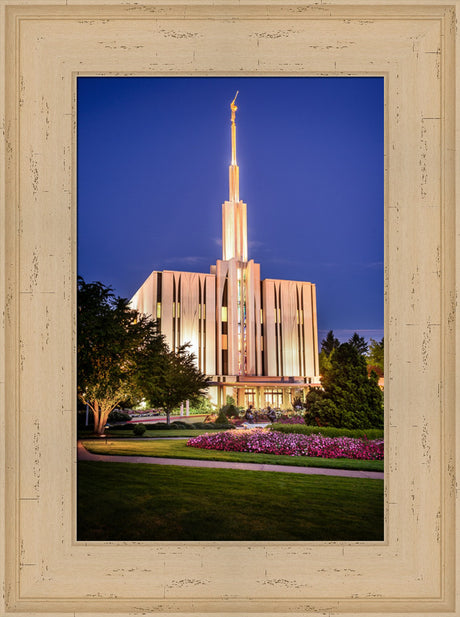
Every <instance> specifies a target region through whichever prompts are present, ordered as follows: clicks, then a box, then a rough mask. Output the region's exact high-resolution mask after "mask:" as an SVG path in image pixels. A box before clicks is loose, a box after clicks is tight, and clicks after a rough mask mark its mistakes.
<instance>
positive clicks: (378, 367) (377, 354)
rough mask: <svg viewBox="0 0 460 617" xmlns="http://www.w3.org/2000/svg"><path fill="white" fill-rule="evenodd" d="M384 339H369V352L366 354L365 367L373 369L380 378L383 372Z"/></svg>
mask: <svg viewBox="0 0 460 617" xmlns="http://www.w3.org/2000/svg"><path fill="white" fill-rule="evenodd" d="M383 341H384V338H383V337H382V340H381V341H376V340H374V339H373V338H371V342H370V345H369V352H368V354H367V365H368V367H370V368H372V369H374V371H375V372H376V373H377V375H379V376H380V377H381V376H383V372H384V342H383Z"/></svg>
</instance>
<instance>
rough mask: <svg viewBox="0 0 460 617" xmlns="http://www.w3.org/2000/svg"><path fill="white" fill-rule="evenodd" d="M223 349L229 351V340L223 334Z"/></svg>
mask: <svg viewBox="0 0 460 617" xmlns="http://www.w3.org/2000/svg"><path fill="white" fill-rule="evenodd" d="M222 349H228V339H227V335H226V334H222Z"/></svg>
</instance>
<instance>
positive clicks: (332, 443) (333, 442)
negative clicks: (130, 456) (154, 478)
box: [187, 429, 383, 460]
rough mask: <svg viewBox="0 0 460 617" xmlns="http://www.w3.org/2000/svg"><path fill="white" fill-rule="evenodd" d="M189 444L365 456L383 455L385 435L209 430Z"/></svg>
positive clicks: (325, 455)
mask: <svg viewBox="0 0 460 617" xmlns="http://www.w3.org/2000/svg"><path fill="white" fill-rule="evenodd" d="M187 445H188V446H191V447H193V448H203V449H206V450H225V451H226V452H260V453H264V454H285V455H288V456H318V457H321V458H352V459H361V460H378V459H383V439H374V440H368V439H354V438H352V437H323V436H322V435H299V434H297V433H291V434H284V433H279V432H276V431H268V430H266V429H249V430H239V431H225V432H222V433H212V434H210V433H205V434H204V435H198V436H197V437H193V438H192V439H189V440H188V442H187Z"/></svg>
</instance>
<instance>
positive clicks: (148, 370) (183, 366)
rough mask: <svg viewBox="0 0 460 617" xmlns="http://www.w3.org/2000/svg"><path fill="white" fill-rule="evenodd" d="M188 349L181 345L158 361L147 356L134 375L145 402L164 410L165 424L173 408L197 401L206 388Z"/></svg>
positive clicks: (207, 379)
mask: <svg viewBox="0 0 460 617" xmlns="http://www.w3.org/2000/svg"><path fill="white" fill-rule="evenodd" d="M188 349H189V344H185V345H182V346H181V347H179V349H178V350H177V351H169V350H168V351H167V352H166V353H164V354H162V355H161V356H160V357H159V358H154V357H153V356H148V355H147V356H146V358H145V362H144V363H143V365H142V366H141V367H140V369H141V370H140V371H139V372H138V374H137V379H138V381H139V389H140V390H141V391H142V392H143V394H144V397H145V399H146V400H147V401H148V403H149V404H150V405H152V406H155V407H162V408H163V409H164V411H165V412H166V421H167V423H168V424H169V423H170V417H171V411H172V410H173V409H174V408H175V407H177V406H178V405H180V403H182V401H185V400H187V399H189V400H191V401H192V402H193V401H196V400H199V398H200V397H201V396H203V395H204V393H205V391H206V389H207V388H208V387H209V378H208V377H206V376H205V375H204V374H203V373H201V372H200V371H199V369H198V368H197V367H196V364H195V356H194V354H193V353H190V352H189V351H188ZM151 362H153V364H151Z"/></svg>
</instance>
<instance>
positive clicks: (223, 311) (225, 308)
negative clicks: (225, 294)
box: [222, 306, 228, 321]
mask: <svg viewBox="0 0 460 617" xmlns="http://www.w3.org/2000/svg"><path fill="white" fill-rule="evenodd" d="M227 310H228V309H227V307H226V306H223V307H222V321H228V313H227Z"/></svg>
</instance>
